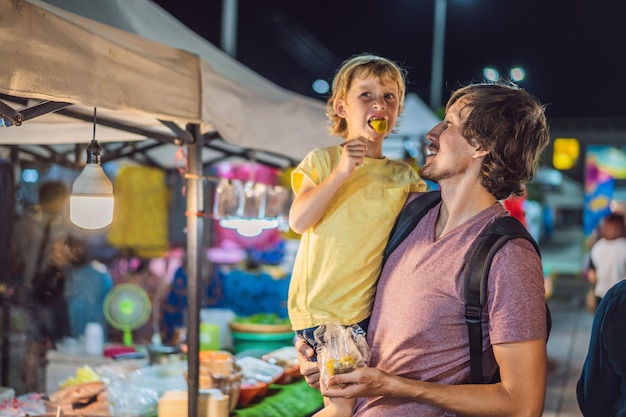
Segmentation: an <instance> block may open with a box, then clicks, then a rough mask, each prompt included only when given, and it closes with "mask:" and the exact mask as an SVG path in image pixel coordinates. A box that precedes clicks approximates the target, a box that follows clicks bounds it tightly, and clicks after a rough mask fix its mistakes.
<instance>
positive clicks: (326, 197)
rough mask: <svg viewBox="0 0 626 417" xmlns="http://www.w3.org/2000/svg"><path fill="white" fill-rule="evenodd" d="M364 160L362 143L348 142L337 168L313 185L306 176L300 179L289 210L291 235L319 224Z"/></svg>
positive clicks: (357, 141) (342, 151)
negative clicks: (343, 186)
mask: <svg viewBox="0 0 626 417" xmlns="http://www.w3.org/2000/svg"><path fill="white" fill-rule="evenodd" d="M364 156H365V142H364V141H362V140H359V139H355V140H351V141H348V142H346V145H345V146H343V149H342V150H341V159H340V160H339V164H338V165H337V167H336V168H335V169H334V170H333V171H332V172H331V173H330V175H329V176H328V177H326V178H325V179H324V181H322V182H321V183H319V184H317V185H316V184H315V183H314V182H313V181H311V180H310V179H309V178H307V177H306V176H305V177H303V179H302V184H301V185H300V188H299V189H298V192H297V194H296V198H295V199H294V200H293V203H292V204H291V209H290V210H289V226H290V227H291V229H292V230H293V231H294V232H296V233H300V234H301V233H304V232H305V231H306V230H307V229H309V228H311V227H313V226H315V225H316V224H317V223H318V222H319V221H320V219H321V218H322V216H323V215H324V213H325V212H326V210H327V209H328V206H329V204H330V202H331V201H332V199H333V198H334V197H335V194H336V193H337V190H338V189H339V187H341V185H342V184H343V183H344V182H345V181H346V179H347V178H348V177H350V175H352V173H353V172H354V170H355V169H356V167H357V165H359V164H360V163H361V162H362V160H363V157H364Z"/></svg>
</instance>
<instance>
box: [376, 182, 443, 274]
mask: <svg viewBox="0 0 626 417" xmlns="http://www.w3.org/2000/svg"><path fill="white" fill-rule="evenodd" d="M440 201H441V191H429V192H427V193H424V194H423V195H420V196H419V197H416V198H414V199H413V200H412V201H410V202H409V203H408V204H406V205H405V206H404V208H403V209H402V211H401V212H400V214H399V215H398V218H397V219H396V223H395V224H394V226H393V229H391V233H390V234H389V240H388V241H387V246H386V247H385V252H384V253H383V265H384V264H385V262H386V261H387V258H389V255H391V252H393V251H394V250H395V249H396V248H397V247H398V246H399V245H400V243H402V241H403V240H404V239H405V238H406V237H407V236H408V235H409V233H411V231H412V230H413V229H415V226H417V223H419V221H420V220H421V219H422V217H424V215H425V214H426V213H428V211H429V210H430V209H431V208H433V207H435V206H436V205H437V203H439V202H440Z"/></svg>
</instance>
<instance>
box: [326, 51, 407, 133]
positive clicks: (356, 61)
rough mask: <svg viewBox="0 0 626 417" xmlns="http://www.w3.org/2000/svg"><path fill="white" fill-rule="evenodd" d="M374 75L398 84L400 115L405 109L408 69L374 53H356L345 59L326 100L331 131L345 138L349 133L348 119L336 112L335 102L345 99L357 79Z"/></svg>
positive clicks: (380, 79)
mask: <svg viewBox="0 0 626 417" xmlns="http://www.w3.org/2000/svg"><path fill="white" fill-rule="evenodd" d="M371 76H374V77H376V79H378V81H381V82H382V81H383V80H386V79H391V80H393V81H395V82H396V83H397V84H398V103H399V106H398V109H399V111H398V116H400V114H402V112H403V111H404V95H405V93H406V70H405V69H403V68H402V67H400V65H398V64H396V63H395V62H393V61H391V60H389V59H387V58H383V57H380V56H377V55H372V54H361V55H355V56H352V57H350V58H348V59H347V60H345V61H344V62H343V63H342V64H341V66H340V67H339V70H338V71H337V74H336V75H335V78H334V80H333V90H332V95H331V96H330V98H329V99H328V101H327V102H326V116H328V119H329V120H330V128H329V129H330V133H331V134H333V135H335V136H340V137H342V138H345V137H346V136H347V134H348V125H347V123H346V120H345V119H344V118H342V117H339V116H338V115H337V113H336V112H335V103H336V102H337V100H339V99H345V97H346V95H347V94H348V90H349V89H350V87H352V84H353V83H354V81H355V80H357V79H363V78H367V77H371Z"/></svg>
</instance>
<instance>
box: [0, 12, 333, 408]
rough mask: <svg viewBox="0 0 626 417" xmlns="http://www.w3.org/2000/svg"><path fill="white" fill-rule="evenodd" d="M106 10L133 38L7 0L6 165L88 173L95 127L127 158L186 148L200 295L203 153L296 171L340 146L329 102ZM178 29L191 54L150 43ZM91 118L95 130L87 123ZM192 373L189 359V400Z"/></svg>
mask: <svg viewBox="0 0 626 417" xmlns="http://www.w3.org/2000/svg"><path fill="white" fill-rule="evenodd" d="M63 4H64V5H67V6H70V5H71V4H72V2H63ZM73 4H74V5H77V4H79V2H73ZM108 6H110V7H108ZM99 7H108V10H109V11H110V12H112V13H116V15H117V18H118V19H119V22H121V23H120V26H124V29H131V30H132V31H134V32H135V33H136V34H134V33H130V32H128V31H125V30H120V29H117V28H115V27H112V26H109V25H106V24H102V23H99V22H96V21H94V20H90V19H87V18H84V17H81V16H79V15H77V14H74V13H71V12H68V11H66V10H63V9H59V8H57V7H54V6H52V5H50V4H49V3H45V2H42V1H38V0H32V1H11V0H2V1H0V18H1V20H2V22H3V30H2V31H1V32H0V53H1V54H2V56H3V57H5V58H6V59H2V60H1V61H0V116H1V119H0V120H1V123H0V147H2V149H3V153H2V155H3V156H4V157H6V158H11V159H12V160H15V161H16V162H18V161H20V160H21V159H22V158H37V159H40V160H47V161H49V162H55V163H61V164H65V165H69V166H80V165H81V164H82V157H83V155H84V153H83V152H82V149H84V145H86V144H87V142H88V139H89V138H90V137H91V131H92V128H93V126H92V124H94V123H97V124H98V126H99V128H98V131H97V140H98V141H100V142H103V143H106V142H118V143H121V144H122V145H123V146H118V147H117V148H116V151H115V152H116V156H117V157H119V158H137V159H138V160H139V161H148V162H150V161H153V160H154V159H156V157H146V156H147V155H148V154H149V153H151V152H153V150H154V149H156V148H161V146H160V145H161V144H169V145H171V146H174V148H173V149H172V148H170V149H168V150H167V152H169V153H170V158H171V159H170V161H172V160H174V157H173V156H171V155H172V154H173V153H174V152H175V151H176V150H177V149H178V148H179V147H181V146H183V145H185V144H186V148H187V165H186V168H187V173H188V174H189V175H190V176H189V177H188V179H187V181H188V185H187V207H189V208H190V210H189V213H188V214H189V215H188V216H187V249H188V258H189V265H188V273H189V278H190V279H189V288H188V290H189V293H190V294H194V295H195V294H197V293H198V292H197V279H198V270H199V259H200V256H199V252H200V250H201V247H202V241H203V240H202V235H203V233H204V232H205V228H204V219H203V217H202V216H201V215H202V214H203V213H204V211H205V207H204V206H203V201H204V198H203V189H202V187H201V182H202V177H201V176H202V168H203V166H204V164H205V163H206V162H207V160H211V159H210V158H211V155H209V156H207V153H210V152H212V157H214V158H223V157H224V156H226V157H228V156H233V155H234V156H235V157H238V158H240V159H246V158H250V157H251V155H254V157H255V158H256V160H257V161H259V162H262V161H263V158H266V159H267V160H268V161H270V162H272V161H273V162H274V163H277V164H279V165H280V164H283V165H289V164H291V163H293V161H294V160H297V159H298V158H300V157H301V156H302V155H304V153H305V152H306V151H307V150H308V149H309V148H310V147H311V146H318V145H325V144H330V143H333V140H332V139H331V138H330V136H329V135H328V134H327V132H326V129H325V122H324V120H325V119H324V114H323V103H320V102H318V101H316V100H312V99H309V98H305V97H302V96H298V95H296V94H293V93H291V92H289V91H286V90H284V89H281V88H279V87H277V86H275V85H273V84H272V83H270V82H268V81H266V80H264V79H262V77H260V76H258V75H256V74H254V73H253V72H252V71H250V70H248V69H246V68H245V67H243V66H241V64H239V63H237V62H236V61H234V60H232V59H230V58H229V57H227V56H226V55H225V54H221V53H220V52H219V50H217V49H215V48H214V49H215V50H211V55H210V56H209V55H207V54H208V52H206V50H208V49H210V48H208V47H207V45H206V44H203V43H201V42H199V40H198V39H195V40H194V41H193V42H192V41H191V39H192V38H193V37H196V38H197V35H195V34H193V33H192V32H191V31H189V30H188V29H186V28H184V26H183V25H181V24H180V23H178V22H176V21H175V20H174V19H173V18H171V16H168V15H167V14H166V13H165V12H164V11H162V10H160V9H159V8H158V7H157V6H155V5H154V4H152V3H150V2H147V1H145V2H139V1H138V2H132V4H127V3H126V2H121V1H107V2H98V7H95V6H94V5H92V4H90V5H89V6H88V9H89V10H100V9H99ZM133 12H134V13H136V16H137V17H136V20H135V19H133V18H131V14H132V13H133ZM109 18H115V16H113V17H112V15H107V19H109ZM136 21H143V22H144V24H142V25H140V26H141V28H142V29H138V28H137V27H134V26H133V22H136ZM148 28H152V33H151V34H149V35H148V36H147V37H145V36H144V34H143V33H140V32H141V31H142V30H144V31H145V30H147V29H148ZM171 28H175V30H176V31H178V34H177V36H175V38H176V39H178V42H180V44H181V45H182V44H185V45H192V46H190V47H189V46H188V47H189V48H190V49H192V50H191V51H190V50H189V49H188V50H181V49H177V48H175V47H171V46H167V45H165V44H162V43H159V42H155V41H153V40H151V39H149V38H150V37H154V36H156V35H157V34H159V33H161V34H165V33H166V32H167V30H168V29H171ZM170 35H171V33H170ZM171 38H173V37H171ZM8 58H10V59H8ZM94 108H97V109H98V119H97V122H96V120H95V117H92V116H91V114H92V113H93V109H94ZM269 121H271V123H269ZM293 132H298V135H296V136H293ZM294 138H296V139H294ZM131 142H132V143H131ZM146 142H149V145H145V143H146ZM129 143H130V144H129ZM81 144H82V145H81ZM5 145H6V146H5ZM157 145H158V146H157ZM161 149H162V148H161ZM16 151H17V152H16ZM207 151H209V152H207ZM166 159H167V157H166ZM276 161H278V162H276ZM194 176H195V177H194ZM198 314H199V305H198V303H197V302H195V301H194V298H193V297H191V298H190V302H189V323H188V324H189V332H188V340H189V344H190V353H193V350H196V352H197V345H198V324H199V322H198V320H199V319H198ZM192 357H193V355H192ZM194 365H196V366H194ZM196 367H197V364H194V363H193V359H192V362H190V375H189V377H190V378H189V386H190V392H191V393H192V397H193V395H194V394H193V393H194V392H197V383H196V381H197V373H196V371H195V369H194V368H196ZM192 403H195V401H193V398H191V399H190V404H192ZM189 411H190V413H192V412H193V409H190V410H189Z"/></svg>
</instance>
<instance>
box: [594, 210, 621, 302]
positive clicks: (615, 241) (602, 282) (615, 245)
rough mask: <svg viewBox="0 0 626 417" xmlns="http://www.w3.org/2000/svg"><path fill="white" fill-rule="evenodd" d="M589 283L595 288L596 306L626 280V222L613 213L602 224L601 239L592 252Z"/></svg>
mask: <svg viewBox="0 0 626 417" xmlns="http://www.w3.org/2000/svg"><path fill="white" fill-rule="evenodd" d="M587 278H588V279H589V282H590V283H591V284H592V285H593V286H594V294H595V297H596V306H597V305H598V304H599V303H600V300H602V297H604V295H605V294H606V293H607V291H608V290H609V289H610V288H611V287H612V286H614V285H615V284H617V283H618V282H620V281H622V280H624V279H625V278H626V222H625V220H624V215H623V214H621V213H617V212H615V213H611V214H609V215H608V216H607V217H605V218H604V219H603V220H602V222H601V223H600V238H599V239H598V240H597V241H596V242H595V243H594V244H593V246H592V247H591V251H590V262H589V272H588V274H587Z"/></svg>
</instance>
